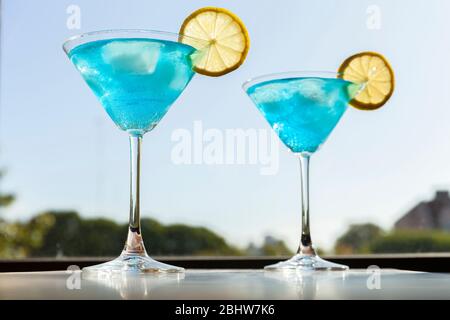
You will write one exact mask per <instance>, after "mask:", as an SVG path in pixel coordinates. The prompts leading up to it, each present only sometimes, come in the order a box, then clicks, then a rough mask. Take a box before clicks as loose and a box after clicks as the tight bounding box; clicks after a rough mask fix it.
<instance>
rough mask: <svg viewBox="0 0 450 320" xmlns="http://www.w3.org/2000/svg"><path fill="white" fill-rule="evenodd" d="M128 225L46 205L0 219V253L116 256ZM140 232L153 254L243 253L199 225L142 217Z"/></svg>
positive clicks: (6, 254) (23, 255)
mask: <svg viewBox="0 0 450 320" xmlns="http://www.w3.org/2000/svg"><path fill="white" fill-rule="evenodd" d="M127 229H128V228H127V225H125V224H123V225H121V224H117V223H115V222H114V221H111V220H108V219H82V218H81V217H80V216H79V215H78V214H77V213H76V212H74V211H66V212H57V211H49V212H45V213H42V214H39V215H38V216H36V217H34V218H33V219H31V220H30V221H28V222H26V223H7V222H5V221H3V222H2V221H0V257H2V258H6V257H7V258H12V257H26V256H35V257H38V256H39V257H42V256H47V257H54V256H61V255H64V256H116V255H118V254H119V253H120V250H122V248H123V245H124V242H125V237H126V233H127ZM142 234H143V237H144V241H145V246H146V247H147V249H148V250H149V251H150V252H151V254H152V255H169V254H173V255H239V254H241V252H240V251H239V250H238V249H236V248H234V247H232V246H230V245H228V244H227V243H226V241H225V240H224V239H223V238H222V237H220V236H218V235H217V234H215V233H214V232H212V231H210V230H208V229H206V228H203V227H190V226H187V225H181V224H174V225H167V226H165V225H162V224H160V223H159V222H157V221H156V220H153V219H142ZM6 239H7V240H8V241H6ZM4 240H5V241H4Z"/></svg>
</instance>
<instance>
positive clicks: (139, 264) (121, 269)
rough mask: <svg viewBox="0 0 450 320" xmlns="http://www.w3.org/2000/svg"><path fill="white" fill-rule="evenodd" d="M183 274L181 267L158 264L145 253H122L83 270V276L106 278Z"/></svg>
mask: <svg viewBox="0 0 450 320" xmlns="http://www.w3.org/2000/svg"><path fill="white" fill-rule="evenodd" d="M177 272H184V269H183V268H181V267H175V266H172V265H169V264H165V263H162V262H158V261H156V260H154V259H152V258H150V257H149V256H148V255H147V254H146V253H143V254H131V253H125V252H123V253H122V254H121V255H120V256H119V257H117V258H116V259H114V260H112V261H108V262H105V263H102V264H98V265H95V266H90V267H85V268H83V274H84V275H88V276H89V275H98V276H103V275H105V276H108V275H114V274H143V273H177Z"/></svg>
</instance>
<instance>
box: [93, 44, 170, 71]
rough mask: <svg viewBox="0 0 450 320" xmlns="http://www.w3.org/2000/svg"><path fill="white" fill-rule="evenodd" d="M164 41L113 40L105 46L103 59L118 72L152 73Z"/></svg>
mask: <svg viewBox="0 0 450 320" xmlns="http://www.w3.org/2000/svg"><path fill="white" fill-rule="evenodd" d="M162 46H163V44H162V43H159V42H144V41H113V42H110V43H108V44H107V45H105V46H104V47H103V52H102V57H103V60H104V61H105V62H106V63H108V64H110V65H111V66H112V68H113V69H114V70H115V71H116V72H124V73H133V74H150V73H153V72H154V71H155V68H156V65H157V63H158V59H159V54H160V51H161V47H162Z"/></svg>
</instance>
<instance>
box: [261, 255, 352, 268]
mask: <svg viewBox="0 0 450 320" xmlns="http://www.w3.org/2000/svg"><path fill="white" fill-rule="evenodd" d="M264 269H265V270H268V271H283V270H300V271H302V270H305V271H314V270H331V271H334V270H335V271H344V270H348V266H345V265H343V264H338V263H333V262H329V261H326V260H323V259H322V258H320V257H319V256H317V255H304V254H296V255H295V256H293V257H292V258H290V259H289V260H286V261H281V262H278V263H275V264H272V265H269V266H265V267H264Z"/></svg>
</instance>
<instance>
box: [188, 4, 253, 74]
mask: <svg viewBox="0 0 450 320" xmlns="http://www.w3.org/2000/svg"><path fill="white" fill-rule="evenodd" d="M179 34H180V37H179V41H180V42H182V43H185V44H188V45H191V46H192V47H194V48H195V49H197V51H196V52H195V53H194V54H193V55H192V57H191V58H192V62H193V66H194V70H195V72H198V73H201V74H204V75H207V76H212V77H218V76H221V75H224V74H226V73H229V72H231V71H233V70H235V69H237V68H238V67H239V66H240V65H241V64H242V63H243V62H244V60H245V57H246V56H247V53H248V49H249V47H250V39H249V36H248V32H247V29H246V28H245V26H244V24H243V23H242V21H241V19H239V17H237V16H236V15H235V14H233V13H232V12H230V11H228V10H226V9H222V8H214V7H206V8H202V9H199V10H197V11H195V12H193V13H192V14H191V15H189V16H188V17H187V18H186V20H184V22H183V24H182V25H181V28H180V32H179Z"/></svg>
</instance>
